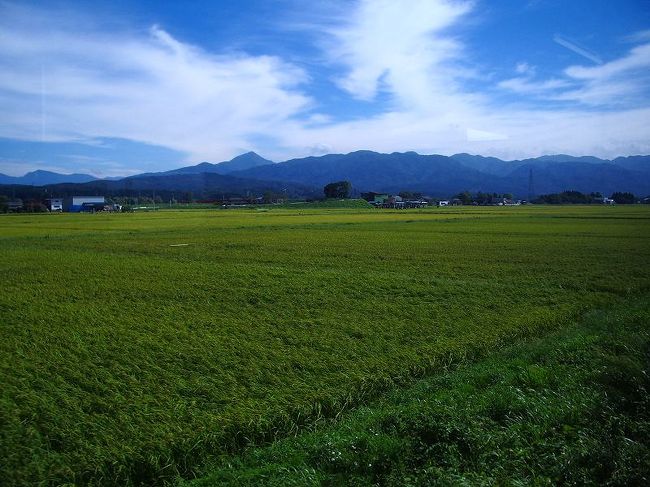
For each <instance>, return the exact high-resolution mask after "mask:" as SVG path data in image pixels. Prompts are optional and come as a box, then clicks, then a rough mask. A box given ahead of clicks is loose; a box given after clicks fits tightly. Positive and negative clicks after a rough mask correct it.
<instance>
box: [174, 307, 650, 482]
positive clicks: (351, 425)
mask: <svg viewBox="0 0 650 487" xmlns="http://www.w3.org/2000/svg"><path fill="white" fill-rule="evenodd" d="M649 323H650V296H647V295H646V296H644V297H642V298H636V299H632V300H628V301H623V302H621V303H618V304H617V305H615V306H613V307H612V308H609V309H607V310H605V311H599V312H592V313H590V314H589V315H587V317H586V318H585V319H584V320H582V321H581V322H580V323H578V324H576V325H571V326H567V327H566V328H565V329H564V330H562V331H561V332H557V333H554V334H552V335H551V336H549V337H547V338H545V339H542V340H532V341H529V342H527V343H524V344H522V345H518V346H515V347H512V348H509V349H507V350H505V351H503V352H501V353H498V354H496V355H495V356H493V357H491V358H490V359H487V360H483V361H479V362H478V363H476V364H473V365H467V366H462V367H460V368H458V369H457V370H454V371H450V372H447V373H443V374H439V375H435V376H433V377H431V378H428V379H423V380H421V381H419V382H417V383H415V384H414V385H413V386H410V387H408V388H403V389H398V390H396V391H394V392H392V393H391V394H389V395H388V396H387V397H386V398H384V399H382V400H381V401H377V402H374V403H373V404H371V405H370V406H367V407H363V408H360V409H359V410H357V411H355V412H354V413H350V414H346V415H344V416H343V418H342V419H340V420H339V421H338V422H336V423H335V424H332V425H331V426H323V427H321V428H318V429H317V430H316V431H315V432H313V433H308V434H302V435H299V436H297V437H295V438H290V439H286V440H282V441H278V442H277V443H275V444H273V445H271V446H269V447H266V448H253V449H250V450H249V451H247V452H246V453H245V454H244V455H242V456H238V457H230V458H224V459H222V460H221V461H220V462H219V463H217V464H216V465H214V466H213V468H212V471H211V472H210V473H209V474H207V475H206V476H205V477H204V478H202V479H201V480H197V481H195V482H191V483H188V486H189V485H191V486H192V487H199V486H209V485H210V486H211V485H269V486H270V485H277V486H286V485H294V486H309V485H557V484H562V485H621V486H622V485H626V486H627V485H647V484H648V481H649V480H650V396H649V395H648V392H649V389H650V376H649V375H648V373H649V371H650V325H649ZM184 485H185V484H184Z"/></svg>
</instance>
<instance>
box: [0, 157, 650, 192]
mask: <svg viewBox="0 0 650 487" xmlns="http://www.w3.org/2000/svg"><path fill="white" fill-rule="evenodd" d="M42 173H46V175H47V176H48V177H54V176H52V175H56V173H48V172H46V171H43V172H42ZM30 174H32V173H30ZM531 175H532V186H533V193H534V194H545V193H552V192H559V191H564V190H577V191H582V192H591V191H600V192H603V193H604V194H605V193H608V194H611V193H612V192H614V191H630V192H633V193H635V194H639V195H647V194H650V156H628V157H619V158H616V159H614V160H606V159H599V158H597V157H591V156H582V157H576V156H569V155H561V154H560V155H553V156H541V157H538V158H531V159H523V160H514V161H503V160H501V159H498V158H496V157H484V156H480V155H471V154H465V153H463V154H455V155H453V156H442V155H422V154H418V153H416V152H393V153H391V154H383V153H378V152H372V151H367V150H362V151H356V152H351V153H348V154H327V155H323V156H310V157H304V158H298V159H291V160H288V161H284V162H279V163H274V162H272V161H269V160H268V159H264V158H263V157H261V156H259V155H257V154H256V153H254V152H248V153H246V154H242V155H240V156H237V157H235V158H233V159H231V160H230V161H225V162H221V163H218V164H212V163H209V162H202V163H200V164H197V165H194V166H187V167H182V168H179V169H173V170H170V171H165V172H159V173H144V174H139V175H135V176H130V177H127V178H122V179H119V180H112V181H111V180H97V179H95V178H93V179H91V180H90V181H82V182H81V184H79V183H76V184H74V185H73V186H78V191H89V190H90V188H97V190H100V189H101V188H103V190H104V191H110V192H115V191H122V192H124V191H138V190H140V191H185V192H192V193H195V194H196V196H197V197H199V195H202V196H200V197H208V196H210V197H211V196H214V195H215V194H218V193H219V192H221V193H228V194H234V193H239V194H246V193H253V192H257V193H260V192H263V191H267V190H268V191H275V192H283V191H285V190H286V191H287V192H291V193H292V194H294V195H296V196H314V195H318V194H319V193H320V191H321V190H322V187H323V186H324V185H325V184H327V183H329V182H332V181H338V180H348V181H350V182H351V183H352V185H353V187H354V188H355V189H356V190H358V191H382V192H392V193H395V192H399V191H405V190H409V191H419V192H423V193H425V194H429V195H432V196H450V195H452V194H455V193H457V192H459V191H470V192H478V191H484V192H499V193H513V194H515V195H516V196H518V197H521V198H525V197H527V196H528V193H529V184H530V183H531ZM27 176H28V175H25V176H24V177H23V178H27ZM56 176H58V177H59V178H66V177H67V176H66V175H56ZM71 176H75V177H87V178H92V176H87V175H71ZM11 179H12V180H14V181H15V180H16V179H22V178H11ZM42 180H43V178H41V179H40V181H42ZM32 181H39V179H38V178H34V177H32ZM0 182H1V181H0ZM63 182H66V183H69V182H68V181H61V180H59V182H58V183H57V185H60V184H61V183H63ZM72 182H73V183H74V181H72ZM93 182H94V183H95V184H91V183H93ZM5 184H7V183H5ZM9 184H17V183H15V182H13V181H12V182H10V183H9ZM22 184H26V183H22ZM27 184H29V183H27ZM35 185H37V186H40V185H41V184H35ZM47 186H52V184H50V185H47ZM69 187H70V186H67V188H69ZM52 190H53V191H56V190H57V187H56V185H55V186H54V187H52Z"/></svg>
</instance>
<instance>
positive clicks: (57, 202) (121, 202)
mask: <svg viewBox="0 0 650 487" xmlns="http://www.w3.org/2000/svg"><path fill="white" fill-rule="evenodd" d="M358 195H359V193H357V197H358ZM360 196H361V198H362V199H364V200H365V201H367V202H368V203H369V204H370V205H372V206H374V207H375V208H379V209H382V208H383V209H397V210H401V209H410V208H425V207H432V206H437V207H445V206H462V205H471V206H518V205H525V204H529V203H534V204H601V205H614V204H617V203H618V204H626V203H646V204H648V203H650V198H648V197H646V198H643V199H638V198H636V197H635V196H634V195H633V194H631V193H614V194H613V195H612V196H611V197H606V196H603V195H602V194H601V193H589V194H584V193H580V192H578V191H564V192H562V193H553V194H549V195H541V196H538V197H536V198H534V199H532V201H527V200H522V199H515V198H513V196H512V195H511V194H497V193H482V192H478V193H476V194H474V195H472V194H470V193H469V192H462V193H458V194H457V195H455V196H454V197H453V198H449V199H441V198H436V197H432V196H427V195H422V194H421V193H413V192H408V191H404V192H400V193H399V194H390V193H379V192H372V191H371V192H366V193H361V194H360ZM349 197H350V195H349V194H346V195H336V196H330V198H335V199H336V198H339V199H343V198H349ZM314 201H318V200H308V201H303V203H309V202H314ZM291 202H293V200H292V201H291ZM286 203H290V202H289V201H288V200H287V198H286V196H284V195H281V194H271V193H265V194H264V195H263V196H252V195H248V196H245V197H242V196H232V197H225V196H224V197H223V198H220V199H217V200H199V201H183V202H178V201H176V200H170V201H169V202H166V201H163V200H162V199H161V198H160V197H159V196H158V197H156V196H155V195H154V196H153V197H138V198H134V197H112V198H111V197H106V196H71V197H66V198H44V199H30V200H25V201H24V200H22V199H20V198H8V197H6V196H1V195H0V212H4V213H39V212H69V213H98V212H121V211H134V210H145V209H147V210H148V209H152V208H153V209H156V208H164V207H167V206H169V207H170V208H171V207H179V206H182V205H191V204H197V205H214V206H218V207H221V208H236V207H245V206H257V205H269V204H275V205H277V204H286Z"/></svg>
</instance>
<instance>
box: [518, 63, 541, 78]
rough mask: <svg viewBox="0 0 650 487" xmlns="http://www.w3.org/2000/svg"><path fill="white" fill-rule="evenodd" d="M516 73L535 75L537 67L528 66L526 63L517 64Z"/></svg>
mask: <svg viewBox="0 0 650 487" xmlns="http://www.w3.org/2000/svg"><path fill="white" fill-rule="evenodd" d="M515 71H516V72H517V73H518V74H529V75H534V74H535V71H536V69H535V66H531V65H530V64H528V63H526V62H521V63H517V65H516V66H515Z"/></svg>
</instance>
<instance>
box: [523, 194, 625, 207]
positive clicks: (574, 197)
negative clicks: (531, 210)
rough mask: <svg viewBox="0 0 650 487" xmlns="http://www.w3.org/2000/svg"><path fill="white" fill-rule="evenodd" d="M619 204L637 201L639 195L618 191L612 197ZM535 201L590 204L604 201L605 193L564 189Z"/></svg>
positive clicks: (555, 203)
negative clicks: (587, 192)
mask: <svg viewBox="0 0 650 487" xmlns="http://www.w3.org/2000/svg"><path fill="white" fill-rule="evenodd" d="M610 198H611V199H612V200H614V202H615V203H617V204H619V205H626V204H632V203H636V201H637V197H636V196H634V194H632V193H628V192H620V191H617V192H615V193H613V194H612V196H611V197H610ZM534 202H535V203H547V204H551V205H558V204H577V205H589V204H593V203H602V202H603V195H602V194H601V193H598V192H596V193H589V194H586V193H581V192H580V191H562V192H561V193H551V194H543V195H541V196H539V197H538V198H536V199H535V201H534Z"/></svg>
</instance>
